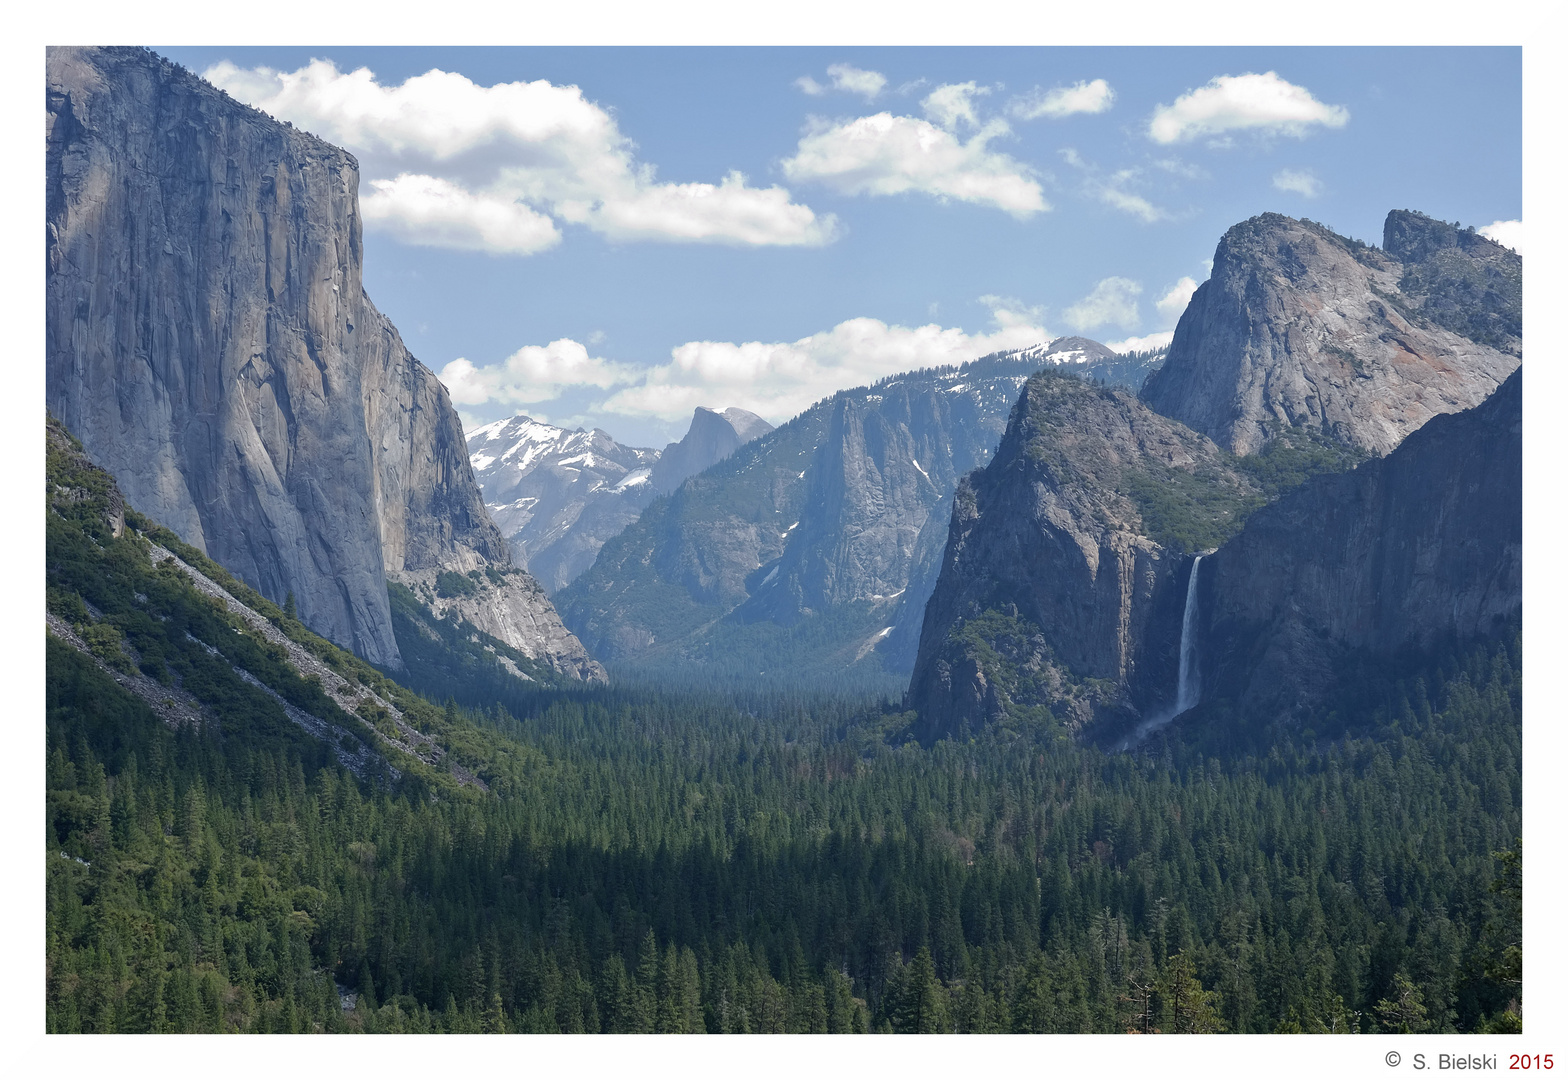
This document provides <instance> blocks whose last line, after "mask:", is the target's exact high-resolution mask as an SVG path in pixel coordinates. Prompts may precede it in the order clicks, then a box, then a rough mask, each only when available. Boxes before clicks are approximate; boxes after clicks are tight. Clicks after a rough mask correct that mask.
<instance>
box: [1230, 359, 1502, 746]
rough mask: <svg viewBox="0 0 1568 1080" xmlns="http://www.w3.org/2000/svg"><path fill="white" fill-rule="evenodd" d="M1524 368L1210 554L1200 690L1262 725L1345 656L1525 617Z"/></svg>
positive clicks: (1309, 694) (1321, 684)
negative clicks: (1475, 402)
mask: <svg viewBox="0 0 1568 1080" xmlns="http://www.w3.org/2000/svg"><path fill="white" fill-rule="evenodd" d="M1521 378H1522V373H1521V372H1518V371H1516V372H1515V373H1514V374H1513V375H1512V376H1510V377H1509V379H1508V380H1507V381H1506V382H1505V383H1504V384H1503V386H1502V387H1501V388H1500V389H1498V390H1497V392H1496V393H1494V394H1493V395H1492V396H1491V398H1489V399H1488V400H1487V401H1485V402H1484V403H1482V404H1481V405H1479V406H1477V407H1476V408H1474V409H1470V410H1467V411H1465V412H1462V413H1458V414H1455V415H1452V416H1439V417H1435V418H1433V419H1432V420H1431V421H1429V422H1428V423H1427V425H1426V426H1425V427H1423V428H1422V429H1421V430H1420V431H1418V432H1416V433H1415V434H1414V435H1412V436H1410V438H1408V439H1406V440H1405V442H1404V443H1402V444H1401V445H1400V446H1399V448H1398V449H1397V450H1395V451H1394V452H1393V453H1391V454H1389V455H1388V456H1387V457H1386V458H1382V459H1378V460H1373V461H1369V462H1366V463H1365V464H1363V465H1361V466H1360V467H1359V468H1357V469H1356V470H1355V471H1353V472H1350V473H1343V474H1339V475H1335V476H1323V477H1318V478H1316V479H1314V480H1311V481H1309V482H1308V483H1306V484H1304V485H1302V486H1301V487H1300V488H1298V489H1296V490H1295V491H1293V492H1291V493H1289V494H1287V495H1285V496H1283V497H1282V498H1281V499H1280V500H1279V501H1278V502H1276V503H1275V504H1273V505H1272V506H1269V507H1266V508H1264V509H1262V510H1259V511H1258V512H1257V513H1256V514H1254V515H1253V516H1252V517H1251V518H1250V519H1249V520H1248V522H1247V524H1246V527H1245V528H1243V529H1242V531H1241V532H1240V533H1239V534H1238V535H1237V536H1236V537H1235V538H1234V539H1232V540H1231V541H1229V542H1228V543H1226V544H1225V545H1223V546H1222V547H1221V548H1220V549H1219V551H1218V552H1216V553H1215V555H1214V556H1213V557H1212V558H1210V559H1205V560H1204V562H1203V573H1202V575H1201V576H1200V583H1199V594H1200V597H1201V603H1200V606H1199V611H1200V613H1201V614H1202V616H1203V626H1204V631H1203V635H1202V638H1201V644H1200V652H1199V662H1200V664H1201V665H1202V668H1203V671H1204V685H1205V688H1206V693H1212V694H1213V695H1214V696H1216V697H1223V698H1228V699H1230V700H1232V701H1235V702H1236V703H1238V704H1239V705H1240V706H1242V707H1243V709H1244V710H1245V711H1246V712H1247V714H1248V715H1249V716H1254V715H1255V716H1256V717H1257V719H1258V720H1259V721H1263V720H1267V719H1270V718H1272V717H1275V716H1280V715H1288V714H1289V713H1290V712H1292V711H1293V710H1295V709H1296V708H1298V707H1300V706H1302V705H1307V704H1310V703H1312V702H1315V701H1317V700H1321V699H1322V698H1323V697H1324V696H1325V695H1326V694H1327V692H1328V691H1329V690H1330V689H1331V687H1332V684H1333V669H1334V663H1335V661H1336V660H1337V659H1339V658H1341V657H1343V656H1344V655H1346V654H1347V653H1349V652H1356V653H1360V654H1362V655H1363V656H1364V657H1366V656H1380V655H1382V656H1386V655H1391V654H1393V653H1395V652H1397V651H1399V650H1401V649H1405V648H1411V647H1414V648H1420V647H1425V646H1430V645H1433V644H1439V643H1444V642H1449V641H1460V642H1468V641H1472V640H1474V639H1476V638H1479V637H1486V636H1492V635H1496V634H1499V633H1501V632H1503V631H1504V630H1505V628H1506V627H1508V626H1509V625H1511V621H1512V620H1517V618H1518V616H1519V612H1520V608H1521V600H1522V576H1521V575H1522V569H1521V567H1522V551H1523V547H1522V544H1523V529H1522V520H1521V517H1522V508H1523V487H1522V464H1523V459H1522V441H1521V429H1522V411H1521V410H1522V395H1521Z"/></svg>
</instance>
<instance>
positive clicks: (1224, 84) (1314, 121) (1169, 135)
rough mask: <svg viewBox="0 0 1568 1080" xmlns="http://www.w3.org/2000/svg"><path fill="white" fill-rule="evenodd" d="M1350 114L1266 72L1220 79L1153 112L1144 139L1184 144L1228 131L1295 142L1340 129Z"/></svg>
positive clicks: (1342, 108)
mask: <svg viewBox="0 0 1568 1080" xmlns="http://www.w3.org/2000/svg"><path fill="white" fill-rule="evenodd" d="M1349 120H1350V112H1349V110H1348V109H1346V108H1344V107H1343V106H1341V105H1325V104H1323V103H1322V102H1321V101H1319V100H1318V99H1317V98H1315V97H1313V96H1312V93H1311V92H1310V91H1309V90H1307V89H1306V88H1305V87H1301V86H1295V85H1293V84H1291V83H1288V82H1286V81H1285V80H1284V79H1282V78H1280V77H1279V75H1277V74H1276V73H1274V72H1272V71H1269V72H1265V73H1264V74H1262V75H1257V74H1253V73H1251V72H1248V73H1247V74H1245V75H1221V76H1219V77H1218V78H1215V79H1212V80H1210V81H1209V83H1208V85H1206V86H1200V87H1199V88H1198V89H1196V90H1192V91H1189V92H1187V93H1185V94H1183V95H1182V96H1181V97H1179V98H1177V99H1176V100H1175V101H1174V102H1173V103H1172V104H1170V105H1160V106H1158V107H1156V108H1155V110H1154V115H1153V116H1152V117H1150V119H1149V137H1150V138H1151V139H1153V140H1154V141H1155V142H1157V143H1176V142H1186V141H1188V140H1190V139H1195V138H1198V137H1199V136H1204V135H1208V136H1221V137H1223V136H1224V135H1225V134H1226V133H1227V132H1231V131H1246V130H1251V131H1257V132H1259V133H1262V134H1266V135H1293V136H1296V137H1297V138H1300V137H1302V136H1304V135H1306V133H1307V131H1308V129H1310V128H1311V127H1313V126H1314V125H1321V126H1323V127H1331V128H1339V127H1344V126H1345V124H1346V123H1348V122H1349Z"/></svg>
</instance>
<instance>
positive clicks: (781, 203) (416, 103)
mask: <svg viewBox="0 0 1568 1080" xmlns="http://www.w3.org/2000/svg"><path fill="white" fill-rule="evenodd" d="M203 74H204V76H205V77H206V78H207V79H208V81H210V82H212V83H214V84H215V85H217V86H220V87H222V88H223V89H225V90H228V91H229V92H230V93H231V94H233V95H234V96H235V97H237V98H240V99H241V100H243V101H246V102H248V103H249V104H251V105H254V106H256V107H257V108H259V109H262V110H264V111H266V112H269V113H271V114H272V115H273V116H275V117H277V118H279V119H284V120H289V121H291V122H292V123H294V124H296V125H298V126H299V127H302V128H305V129H307V130H309V131H312V132H315V133H316V134H318V135H320V136H322V137H323V138H325V139H328V140H330V141H332V142H335V143H338V144H340V145H342V146H344V147H347V148H348V149H349V150H351V151H353V152H354V153H355V154H356V155H358V156H359V158H360V164H361V168H362V171H363V173H364V175H365V176H366V177H367V178H370V185H371V186H372V187H374V188H375V189H376V192H377V196H376V197H380V198H381V202H380V203H379V206H378V210H377V215H376V216H375V217H374V218H372V217H371V215H370V214H368V213H367V215H366V220H367V222H368V223H370V224H372V225H373V226H376V227H381V228H386V229H388V230H390V231H393V232H395V233H396V234H397V235H399V236H401V237H402V238H403V239H405V240H408V241H410V242H415V243H425V244H432V245H437V246H442V247H451V246H456V247H461V248H470V249H472V248H476V247H477V248H480V249H482V250H489V251H505V252H511V253H526V252H528V251H538V250H542V248H543V247H546V246H549V245H548V244H547V243H545V242H544V237H545V236H547V235H548V234H549V232H552V231H553V230H554V228H555V226H554V225H553V224H551V223H549V222H548V221H546V220H538V219H541V218H545V217H546V215H548V216H549V217H553V218H555V219H557V220H561V221H568V222H572V223H575V224H580V225H584V226H586V227H587V228H590V229H593V230H595V231H597V232H600V233H603V234H605V235H607V236H610V237H612V238H615V239H622V240H665V241H687V242H707V243H727V244H742V245H819V244H824V243H827V242H828V241H830V240H831V239H832V238H833V236H834V234H835V231H836V223H835V222H834V221H833V219H832V217H831V216H818V215H817V214H815V213H814V212H813V211H812V210H811V208H810V207H808V206H804V205H800V204H797V203H793V202H791V201H790V196H789V192H788V191H786V190H785V189H783V188H780V187H770V188H752V187H749V186H748V185H747V183H746V180H745V178H744V177H743V176H741V174H739V173H736V172H732V173H730V174H729V175H728V176H726V177H725V178H724V179H723V180H721V181H720V182H719V183H718V184H712V183H659V182H657V181H656V180H655V174H654V169H653V168H652V166H650V165H647V164H645V163H639V162H637V161H636V160H635V158H634V156H633V153H632V143H631V141H630V140H629V139H627V138H626V136H624V135H623V134H621V132H620V130H619V128H618V127H617V126H616V123H615V120H614V118H613V117H612V116H611V115H610V114H609V113H608V112H607V111H606V110H605V109H603V108H602V107H600V106H599V105H597V104H595V103H594V102H591V101H589V100H587V99H586V98H585V97H584V96H583V93H582V91H581V90H580V89H579V88H578V87H575V86H557V85H555V84H553V83H550V82H548V81H546V80H543V79H540V80H536V81H534V82H511V83H498V84H496V85H494V86H480V85H479V84H477V83H474V82H472V81H471V80H469V79H468V78H466V77H465V76H463V75H459V74H456V73H454V72H446V71H440V70H432V71H428V72H426V73H425V74H423V75H418V76H414V77H412V78H410V79H407V80H406V81H404V82H403V83H401V84H400V85H397V86H383V85H382V84H380V83H379V82H377V81H376V76H375V73H374V72H372V71H371V70H370V69H369V68H358V69H356V70H354V71H351V72H343V71H339V70H338V68H337V66H336V65H335V64H333V63H332V62H331V61H330V60H312V61H311V62H310V63H309V64H307V65H306V66H304V67H302V68H300V69H298V70H296V71H291V72H283V71H275V70H273V69H271V68H264V67H260V68H253V69H250V70H245V69H241V68H238V67H236V66H235V65H234V64H232V63H229V62H228V61H224V62H223V63H220V64H217V65H214V66H213V67H211V68H208V69H207V71H206V72H204V73H203ZM386 177H395V178H396V179H394V180H391V181H389V182H388V183H390V184H391V185H392V186H391V187H382V186H379V185H378V183H377V181H378V180H383V179H384V178H386ZM410 177H412V178H416V179H414V180H410V179H409V178H410ZM525 211H526V213H525ZM530 214H531V215H532V216H531V217H530V216H528V215H530ZM547 224H548V225H549V229H548V230H547V229H546V228H545V226H546V225H547ZM556 235H557V236H558V235H559V234H558V233H557V234H556Z"/></svg>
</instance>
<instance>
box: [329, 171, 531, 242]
mask: <svg viewBox="0 0 1568 1080" xmlns="http://www.w3.org/2000/svg"><path fill="white" fill-rule="evenodd" d="M370 187H371V189H372V190H371V193H370V194H369V195H366V196H365V197H364V198H362V199H361V200H360V204H359V206H360V213H362V214H363V215H364V218H365V222H366V224H368V225H371V226H380V227H382V228H384V229H385V230H386V231H387V232H390V233H391V234H392V235H394V236H396V237H397V238H398V239H400V240H402V241H404V242H405V243H410V244H422V245H425V246H428V247H443V248H456V249H458V250H460V251H487V252H490V253H491V254H497V255H532V254H533V253H534V252H536V251H544V250H545V249H546V248H551V247H554V246H555V245H556V244H558V243H559V242H560V240H561V234H560V231H559V230H557V229H556V227H555V222H553V221H551V220H550V219H549V218H548V217H546V216H545V215H543V214H540V213H536V212H535V211H534V210H532V209H530V208H529V207H527V206H525V205H524V204H523V203H520V202H517V201H516V200H515V199H508V198H506V197H505V196H504V195H501V196H497V195H489V194H479V195H476V194H474V193H473V192H470V191H465V190H464V189H463V188H461V187H459V186H458V185H456V184H454V183H452V182H451V181H450V180H443V179H441V178H440V177H438V176H421V175H416V174H414V173H401V174H399V175H398V176H397V177H396V178H394V179H392V180H372V181H371V182H370Z"/></svg>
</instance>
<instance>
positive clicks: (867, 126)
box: [783, 91, 1051, 218]
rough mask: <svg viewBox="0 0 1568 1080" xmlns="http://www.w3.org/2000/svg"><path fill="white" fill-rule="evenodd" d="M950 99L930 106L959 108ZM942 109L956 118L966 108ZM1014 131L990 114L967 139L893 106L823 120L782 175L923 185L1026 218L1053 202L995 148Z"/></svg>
mask: <svg viewBox="0 0 1568 1080" xmlns="http://www.w3.org/2000/svg"><path fill="white" fill-rule="evenodd" d="M939 92H940V91H938V93H939ZM935 96H936V93H933V95H932V97H935ZM945 100H946V102H947V104H945V105H944V104H941V103H940V102H939V104H937V105H935V106H931V107H932V108H933V109H938V110H940V109H943V108H949V109H952V108H956V107H957V106H956V104H954V102H956V97H954V96H950V97H949V98H947V99H945ZM927 101H928V102H930V101H931V98H927ZM965 101H966V103H967V98H966V99H965ZM942 115H944V116H945V117H950V118H951V119H952V120H953V122H954V123H956V122H957V119H958V118H959V116H960V115H961V113H943V114H942ZM1009 132H1010V129H1009V128H1008V126H1007V124H1006V123H1005V122H1004V121H1001V120H992V121H990V122H988V123H986V124H984V125H981V126H980V128H979V130H978V131H976V132H975V133H974V134H973V135H972V136H971V137H970V138H969V141H968V142H963V141H961V140H960V139H959V138H958V136H957V135H956V134H955V133H954V132H953V131H950V130H948V129H946V128H944V127H942V126H939V125H937V124H933V123H931V122H930V121H928V120H920V119H917V118H915V117H911V116H894V115H893V114H891V113H887V112H881V113H877V114H876V115H875V116H863V117H860V118H859V119H856V120H850V121H845V122H840V123H833V124H828V123H818V124H816V125H814V127H813V129H812V130H810V131H808V132H807V134H806V135H805V136H804V137H803V138H802V139H801V140H800V143H799V145H798V146H797V147H796V153H795V156H794V157H792V158H788V159H786V160H785V161H784V162H783V168H784V175H785V176H787V177H788V178H789V179H790V180H792V181H797V182H815V183H821V184H826V185H827V186H828V187H830V188H833V189H834V190H836V191H839V192H841V193H843V194H846V195H899V194H902V193H904V192H907V191H918V192H921V193H923V194H926V195H934V196H936V197H937V198H939V199H958V200H960V201H962V202H972V203H980V204H983V205H987V206H994V207H997V208H998V209H1001V210H1005V211H1007V212H1008V213H1009V214H1012V215H1013V216H1014V217H1017V218H1028V217H1031V216H1033V215H1034V214H1038V213H1040V212H1041V211H1044V210H1049V209H1050V208H1051V207H1050V204H1049V203H1047V202H1046V201H1045V193H1044V191H1043V190H1042V189H1041V187H1040V184H1039V182H1038V181H1037V180H1035V178H1034V171H1033V170H1032V169H1030V168H1029V166H1027V165H1025V164H1023V163H1021V162H1018V161H1015V160H1014V159H1012V158H1011V157H1008V156H1007V155H1006V154H1001V153H996V152H994V151H992V150H990V149H989V147H988V144H989V143H990V142H991V140H992V139H995V138H997V137H999V136H1002V135H1006V134H1008V133H1009Z"/></svg>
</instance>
